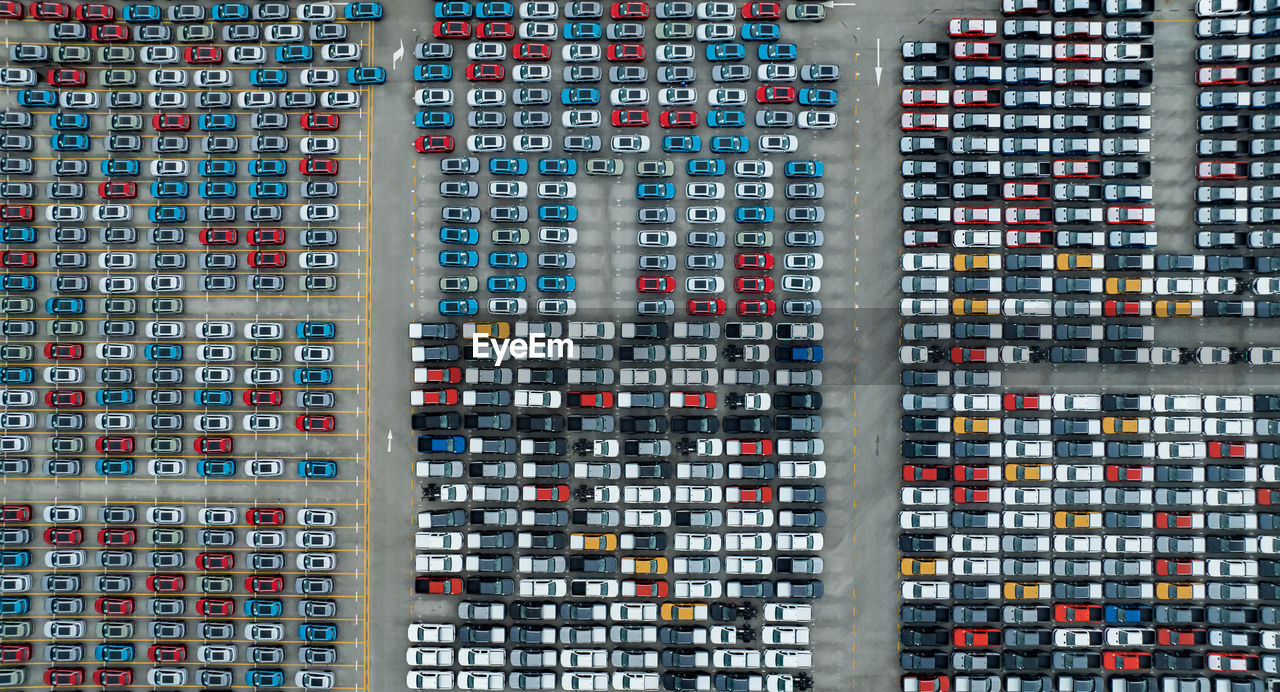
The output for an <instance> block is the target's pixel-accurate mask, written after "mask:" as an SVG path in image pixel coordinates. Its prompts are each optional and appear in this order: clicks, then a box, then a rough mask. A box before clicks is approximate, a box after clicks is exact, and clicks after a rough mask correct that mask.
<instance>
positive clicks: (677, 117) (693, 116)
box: [658, 111, 698, 128]
mask: <svg viewBox="0 0 1280 692" xmlns="http://www.w3.org/2000/svg"><path fill="white" fill-rule="evenodd" d="M658 124H659V125H661V126H662V127H672V128H681V127H697V126H698V114H697V113H695V112H693V111H662V113H660V114H658Z"/></svg>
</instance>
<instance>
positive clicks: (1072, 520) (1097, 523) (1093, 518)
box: [1053, 512, 1102, 529]
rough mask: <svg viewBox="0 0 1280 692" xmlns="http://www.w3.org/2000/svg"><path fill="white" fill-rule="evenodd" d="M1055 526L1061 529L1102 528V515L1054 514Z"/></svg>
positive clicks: (1082, 513)
mask: <svg viewBox="0 0 1280 692" xmlns="http://www.w3.org/2000/svg"><path fill="white" fill-rule="evenodd" d="M1053 525H1054V526H1056V527H1057V528H1060V529H1096V528H1099V527H1101V526H1102V513H1101V512H1054V513H1053Z"/></svg>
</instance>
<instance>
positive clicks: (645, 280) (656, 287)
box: [636, 276, 676, 293]
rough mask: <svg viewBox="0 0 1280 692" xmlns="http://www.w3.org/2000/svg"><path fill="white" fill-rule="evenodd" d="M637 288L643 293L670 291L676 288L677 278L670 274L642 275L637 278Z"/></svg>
mask: <svg viewBox="0 0 1280 692" xmlns="http://www.w3.org/2000/svg"><path fill="white" fill-rule="evenodd" d="M636 290H637V291H639V292H641V293H670V292H672V291H674V290H676V280H675V279H673V278H671V277H670V276H642V277H640V278H638V279H636Z"/></svg>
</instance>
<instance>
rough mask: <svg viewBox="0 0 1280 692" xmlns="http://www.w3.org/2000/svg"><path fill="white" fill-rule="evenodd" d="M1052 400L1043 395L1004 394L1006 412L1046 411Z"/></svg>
mask: <svg viewBox="0 0 1280 692" xmlns="http://www.w3.org/2000/svg"><path fill="white" fill-rule="evenodd" d="M1052 403H1053V400H1052V399H1050V398H1049V397H1048V396H1047V395H1043V394H1005V395H1004V400H1003V404H1004V410H1006V411H1048V410H1049V407H1050V406H1051V405H1052Z"/></svg>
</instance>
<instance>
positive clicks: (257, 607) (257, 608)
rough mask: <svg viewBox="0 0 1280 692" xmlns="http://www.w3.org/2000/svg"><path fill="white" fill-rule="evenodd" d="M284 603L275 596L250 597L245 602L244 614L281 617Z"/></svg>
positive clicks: (260, 616) (257, 616)
mask: <svg viewBox="0 0 1280 692" xmlns="http://www.w3.org/2000/svg"><path fill="white" fill-rule="evenodd" d="M283 613H284V604H283V603H281V602H280V601H279V600H278V599H274V598H250V599H249V600H247V601H245V602H244V614H245V615H248V616H250V617H255V618H274V617H280V615H282V614H283Z"/></svg>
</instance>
